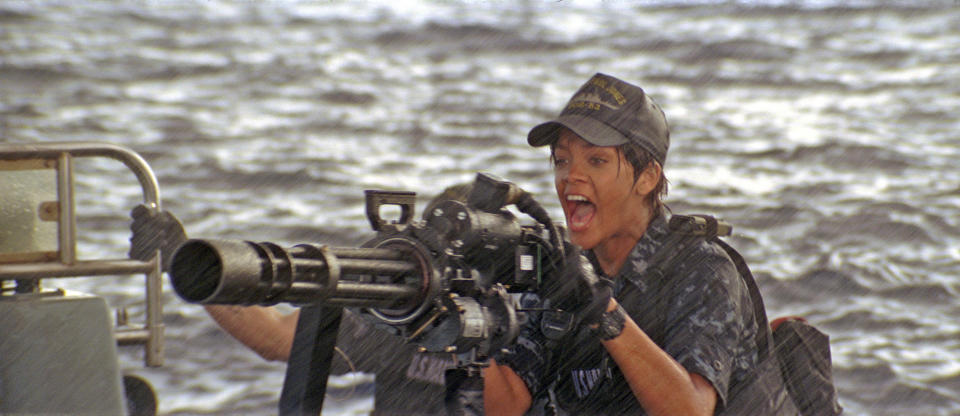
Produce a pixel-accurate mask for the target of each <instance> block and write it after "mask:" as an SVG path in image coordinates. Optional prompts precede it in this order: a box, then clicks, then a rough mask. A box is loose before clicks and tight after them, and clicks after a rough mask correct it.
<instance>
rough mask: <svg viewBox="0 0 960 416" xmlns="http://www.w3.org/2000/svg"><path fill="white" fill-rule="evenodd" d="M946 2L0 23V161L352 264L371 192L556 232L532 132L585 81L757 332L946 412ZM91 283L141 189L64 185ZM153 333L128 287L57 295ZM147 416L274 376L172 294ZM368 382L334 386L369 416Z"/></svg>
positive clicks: (959, 149)
mask: <svg viewBox="0 0 960 416" xmlns="http://www.w3.org/2000/svg"><path fill="white" fill-rule="evenodd" d="M958 63H960V3H958V2H956V1H954V0H945V1H925V2H915V1H882V0H873V1H840V0H836V1H809V2H806V1H772V0H771V1H680V0H673V1H636V2H633V1H603V2H587V1H525V2H499V1H463V2H453V1H419V2H418V1H390V2H381V1H362V2H360V1H300V2H295V1H270V2H248V1H221V0H209V1H207V0H202V1H201V0H197V1H182V0H170V1H129V2H122V1H116V2H111V1H85V2H69V1H62V0H59V1H31V2H27V1H20V0H2V1H0V141H2V142H28V143H29V142H46V141H106V142H111V143H116V144H121V145H124V146H128V147H130V148H131V149H133V150H135V151H137V152H139V153H140V154H142V155H143V156H144V158H145V159H146V160H147V161H148V162H149V163H150V165H151V166H152V168H153V169H154V170H155V172H156V174H157V177H158V179H159V182H160V185H161V192H162V193H161V195H162V201H163V204H164V206H165V207H166V208H168V209H170V210H171V211H172V212H174V213H175V214H176V215H177V216H179V217H180V218H181V219H182V221H183V222H184V224H185V225H186V228H187V231H188V233H189V234H190V235H191V236H196V237H208V238H214V237H215V238H240V239H255V240H267V241H274V242H278V243H280V244H282V245H284V244H294V243H301V242H311V243H329V244H332V245H351V244H359V243H361V242H363V241H364V240H365V239H367V238H369V237H370V236H371V235H372V234H371V232H370V231H369V229H368V225H367V221H366V218H365V216H364V212H363V190H364V189H391V190H409V191H415V192H417V193H418V195H419V196H420V203H421V206H422V204H423V203H424V202H425V201H426V199H428V198H429V196H430V195H432V194H434V193H436V192H438V191H440V190H441V189H443V187H445V186H447V185H451V184H455V183H459V182H463V181H467V180H470V179H472V178H473V176H474V175H475V173H476V172H477V171H485V172H491V173H494V174H496V175H498V176H501V177H504V178H507V179H509V180H511V181H513V182H515V183H517V184H519V185H520V186H522V187H523V188H525V189H527V190H529V191H532V192H535V193H536V194H537V196H538V199H539V200H540V201H541V202H543V203H544V204H545V205H546V206H547V208H548V209H549V210H550V211H551V213H552V214H553V215H554V217H555V218H561V217H562V215H561V214H560V208H559V206H558V205H557V203H556V201H555V198H554V196H553V191H552V189H553V187H552V177H551V175H550V173H549V165H548V163H547V154H546V153H545V150H543V149H532V148H530V147H528V146H527V145H526V142H525V137H526V132H527V131H528V130H529V128H530V127H532V126H533V125H535V124H537V123H538V122H540V121H543V120H545V119H547V118H549V117H551V116H553V115H554V114H555V113H556V112H558V111H559V110H560V108H561V107H562V105H563V104H564V102H565V101H566V100H567V99H568V98H569V96H570V95H571V94H572V93H573V92H574V91H575V90H576V89H577V88H578V87H579V86H580V84H582V83H583V82H584V81H585V80H586V79H587V78H589V77H590V76H591V75H592V74H594V73H596V72H605V73H608V74H611V75H615V76H618V77H620V78H623V79H625V80H628V81H631V82H634V83H636V84H639V85H641V86H643V87H644V88H645V89H646V90H647V92H648V93H649V94H651V95H652V96H654V97H655V98H656V99H657V100H658V102H659V103H660V104H661V106H662V107H663V108H664V110H665V112H666V114H667V118H668V120H669V122H670V124H671V132H672V136H671V137H672V143H671V149H670V155H669V157H668V160H667V164H666V175H667V177H668V178H669V180H670V183H671V188H670V195H669V197H668V198H667V203H668V205H670V206H671V207H672V208H673V210H674V211H675V212H700V213H708V214H713V215H717V216H719V217H722V218H724V219H726V220H727V221H729V222H731V223H732V224H734V227H735V235H734V237H733V238H732V239H731V242H732V243H733V244H734V245H735V246H736V247H737V248H738V249H740V250H741V252H742V253H743V254H744V255H745V257H746V258H747V259H748V261H749V262H750V265H751V267H752V268H753V270H754V273H755V274H756V275H757V276H758V280H759V283H760V287H761V291H762V292H763V293H764V296H765V301H766V305H767V309H768V314H769V315H770V316H771V317H775V316H780V315H785V314H799V315H804V316H806V317H808V318H809V319H810V320H811V321H813V322H814V323H815V324H817V325H818V326H820V327H821V328H822V329H823V330H824V331H825V332H827V333H828V334H829V335H830V336H831V341H832V345H831V346H832V353H833V360H834V377H835V379H836V382H837V385H838V387H839V391H840V396H841V402H842V405H843V406H844V407H845V408H846V411H847V414H850V415H904V414H910V415H953V414H960V320H958V317H960V300H958V295H960V248H958V247H960V169H958V168H957V163H956V160H957V159H958V158H960V133H958V132H960V118H958V117H957V109H958V108H960V65H958ZM77 172H78V176H79V177H78V180H77V187H78V192H77V201H78V204H79V205H80V207H81V208H80V211H79V215H80V247H79V251H80V255H81V258H102V257H107V258H112V257H122V256H124V255H125V252H126V250H127V244H128V242H127V238H128V237H129V232H128V230H127V228H126V227H127V226H128V222H129V220H128V218H127V213H128V212H129V210H130V209H131V208H132V207H133V205H134V204H136V203H137V202H139V198H140V194H139V192H140V191H139V187H138V185H137V184H136V182H135V180H134V179H133V177H132V175H129V174H125V173H124V168H123V166H122V165H120V164H119V163H116V162H113V161H97V160H91V161H85V162H82V163H80V164H79V165H78V166H77ZM46 285H47V286H63V287H68V288H75V289H78V290H84V291H88V292H93V293H97V294H100V295H103V296H105V297H107V299H108V301H109V302H110V303H111V304H113V305H116V306H125V307H127V308H128V310H129V311H130V314H131V319H132V320H134V321H136V320H138V319H142V313H143V304H142V299H141V298H140V296H141V291H142V288H141V286H142V283H141V281H140V280H139V279H123V278H116V279H113V278H96V279H93V278H91V279H76V280H69V281H62V280H61V281H49V282H47V283H46ZM165 292H166V293H165V295H164V324H165V325H166V335H167V337H166V346H167V350H166V352H167V357H166V364H165V365H164V366H163V367H160V368H152V369H145V368H142V364H141V362H142V357H141V355H140V354H141V353H140V352H139V351H137V350H126V349H124V350H123V364H124V368H126V369H127V370H128V371H130V372H133V373H137V374H140V375H141V376H144V377H145V378H147V379H148V380H149V381H150V382H151V383H152V384H153V386H154V388H155V389H156V390H157V393H158V396H159V401H160V412H161V413H162V414H169V415H179V414H273V413H275V412H276V401H277V398H278V397H279V392H280V388H281V386H282V384H283V375H284V365H283V364H280V363H267V362H264V361H262V360H261V359H260V358H259V357H258V356H256V355H255V354H254V353H252V352H250V351H248V350H246V349H245V348H244V347H242V346H240V345H239V344H238V343H237V342H235V341H233V340H232V339H231V338H230V337H229V336H227V335H225V334H224V333H223V332H222V331H220V330H219V329H218V327H217V326H216V324H215V323H214V322H213V321H212V320H211V319H210V318H209V317H208V316H207V315H206V314H205V313H204V312H203V310H202V308H200V307H199V306H196V305H190V304H186V303H184V302H183V301H181V300H180V299H179V298H177V297H176V296H175V295H174V294H173V292H172V290H170V288H169V285H168V286H166V287H165ZM370 380H371V377H370V376H368V375H349V376H344V377H339V378H336V379H335V380H333V383H332V387H331V393H332V394H333V396H335V397H332V398H331V399H330V400H328V401H327V405H328V408H327V413H329V414H337V415H349V414H364V413H366V412H368V411H369V409H370V407H371V406H372V398H371V392H370V389H371V383H370Z"/></svg>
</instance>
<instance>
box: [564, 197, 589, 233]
mask: <svg viewBox="0 0 960 416" xmlns="http://www.w3.org/2000/svg"><path fill="white" fill-rule="evenodd" d="M566 204H567V226H568V227H570V231H583V230H584V229H586V228H587V226H588V225H590V221H591V220H593V217H594V215H595V214H596V213H597V206H596V205H594V204H593V202H590V200H589V199H587V197H585V196H583V195H567V200H566Z"/></svg>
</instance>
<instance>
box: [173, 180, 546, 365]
mask: <svg viewBox="0 0 960 416" xmlns="http://www.w3.org/2000/svg"><path fill="white" fill-rule="evenodd" d="M512 186H513V185H512V184H509V183H508V182H503V181H499V180H498V179H496V178H493V177H491V176H489V175H483V174H481V175H478V179H477V181H476V182H475V183H474V188H473V192H472V193H471V195H470V200H471V201H481V202H479V203H476V202H475V203H471V202H469V201H468V202H466V203H465V202H462V201H456V200H446V201H441V202H439V203H437V204H435V205H434V207H433V208H432V210H431V212H428V213H426V215H424V219H423V220H422V221H411V220H410V218H411V217H412V215H411V214H412V212H413V201H414V194H412V193H409V192H384V191H367V213H368V216H369V219H370V223H371V225H372V226H373V227H374V229H375V230H376V231H377V235H376V237H374V238H373V239H372V240H370V241H368V242H367V243H366V244H364V246H363V247H340V248H337V247H328V246H324V245H313V244H300V245H296V246H293V247H290V248H283V247H280V246H278V245H276V244H274V243H269V242H260V243H255V242H251V241H236V240H199V239H193V240H189V241H188V242H186V243H185V244H183V245H182V246H181V247H180V248H179V249H178V250H177V252H176V254H175V255H174V258H173V262H172V266H171V273H170V274H171V281H172V284H173V287H174V289H175V290H176V292H177V293H178V294H179V295H180V297H182V298H183V299H184V300H186V301H188V302H192V303H204V304H237V305H273V304H276V303H280V302H287V303H292V304H296V305H301V306H302V305H312V304H322V305H325V306H345V307H357V308H362V311H363V312H365V313H366V314H368V315H370V316H372V317H374V318H376V320H378V321H379V322H381V323H383V324H386V325H388V326H389V327H392V328H394V329H395V331H396V333H397V334H399V335H402V336H405V337H406V338H407V339H408V341H410V342H413V343H416V344H417V345H419V346H421V347H422V348H423V349H425V350H426V351H430V352H464V351H466V350H468V349H470V348H475V349H476V348H479V350H478V351H476V352H477V353H478V355H479V356H482V357H485V356H487V354H488V353H489V352H490V351H491V349H492V348H498V347H500V346H502V345H504V344H506V343H509V342H511V341H513V339H514V338H515V336H516V332H517V323H516V322H517V318H516V314H515V311H514V308H513V304H512V300H511V298H510V297H509V296H507V292H518V291H523V290H533V289H536V287H537V285H538V283H539V279H540V277H541V275H542V273H543V271H542V269H543V265H544V264H546V263H548V261H547V259H546V256H547V253H552V252H554V251H555V247H556V246H557V244H556V241H559V240H558V238H559V237H558V236H557V230H556V229H555V228H553V225H552V224H549V223H548V224H542V223H536V224H534V225H523V226H522V225H520V223H519V222H518V220H517V218H516V216H515V215H513V214H512V213H511V212H510V211H508V210H506V209H503V208H504V206H505V205H507V204H510V203H516V202H517V200H518V197H516V196H515V194H516V193H517V192H516V191H515V190H513V189H515V188H509V187H512ZM511 192H512V193H511ZM521 192H522V191H521ZM526 197H527V198H528V199H529V195H526ZM526 204H527V205H528V206H530V205H531V204H530V203H529V201H528V202H527V203H526ZM382 205H399V206H401V209H402V211H403V213H404V214H403V218H401V221H400V222H392V223H388V222H387V221H384V220H383V219H382V218H380V217H379V208H380V206H382ZM518 205H520V204H518ZM533 206H535V207H536V208H539V205H536V204H535V203H534V204H533ZM541 211H542V210H541ZM533 215H541V216H545V214H542V213H537V214H532V215H531V216H533ZM547 218H548V217H547Z"/></svg>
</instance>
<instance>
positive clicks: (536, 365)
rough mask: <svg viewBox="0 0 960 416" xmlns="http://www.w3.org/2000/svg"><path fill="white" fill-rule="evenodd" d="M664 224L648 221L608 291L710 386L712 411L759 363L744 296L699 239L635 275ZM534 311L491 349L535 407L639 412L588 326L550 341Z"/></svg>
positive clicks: (714, 251)
mask: <svg viewBox="0 0 960 416" xmlns="http://www.w3.org/2000/svg"><path fill="white" fill-rule="evenodd" d="M668 232H669V231H668V229H667V218H666V215H665V214H664V215H659V216H658V217H657V218H656V219H654V220H653V221H652V222H651V224H650V226H649V227H648V229H647V231H646V233H645V234H644V236H643V237H642V238H641V239H640V241H638V242H637V244H636V246H634V248H633V250H632V251H631V252H630V254H629V257H628V258H627V261H626V262H625V263H624V266H623V267H622V269H621V271H620V273H619V275H618V276H617V277H616V278H615V279H614V281H615V289H614V296H615V297H616V299H617V301H618V302H619V303H620V304H621V305H623V307H624V309H625V310H626V311H627V313H628V314H629V315H630V317H631V318H632V319H633V320H634V321H635V322H636V323H637V325H638V326H639V327H640V328H641V329H642V330H644V332H645V333H646V334H647V335H648V336H649V337H650V338H651V339H653V341H654V342H656V344H657V345H658V346H660V348H662V349H663V350H664V351H666V352H667V353H668V354H670V356H671V357H673V358H674V359H675V360H677V362H679V363H680V364H681V365H682V366H683V367H684V368H686V369H687V371H689V372H691V373H697V374H699V375H701V376H703V377H704V378H705V379H707V380H708V381H709V382H710V383H711V384H712V385H713V386H714V388H715V389H716V391H717V398H718V402H717V413H720V412H721V411H722V409H724V406H725V404H726V403H728V401H729V400H730V399H731V395H730V392H732V391H741V393H742V394H751V393H749V392H747V391H742V390H739V389H738V387H739V385H741V383H742V382H744V381H747V380H748V379H749V374H751V371H753V370H754V369H755V368H756V367H757V365H758V349H757V345H756V341H755V337H756V331H757V323H756V319H755V316H754V312H753V306H752V301H751V299H750V294H749V292H748V289H747V287H746V285H745V284H744V282H743V281H742V280H741V278H740V276H739V274H738V272H737V269H736V267H735V266H734V264H733V262H732V261H731V260H730V258H729V256H728V255H727V254H726V253H725V252H724V251H723V249H722V248H720V247H718V246H716V245H715V244H711V243H706V242H704V243H701V244H700V245H699V246H698V247H697V248H696V249H695V251H694V252H693V253H692V255H691V256H690V257H689V258H688V260H687V261H683V262H680V264H678V265H677V266H675V267H674V269H673V270H667V271H666V273H665V275H666V277H665V278H663V279H655V278H653V276H652V275H649V274H646V273H644V271H645V270H646V268H647V265H648V263H647V260H648V259H649V258H651V256H653V255H654V253H656V251H657V250H658V249H659V248H660V247H661V246H662V245H663V244H664V239H665V237H666V236H667V235H668ZM591 260H594V261H595V259H591ZM596 269H597V270H600V269H599V267H596ZM528 306H529V305H528ZM542 319H544V317H543V316H537V315H533V316H531V317H530V319H529V320H528V322H527V324H526V325H525V326H524V327H523V329H522V331H521V335H520V338H519V340H518V341H517V343H516V344H515V345H514V346H513V347H511V348H510V349H509V350H508V352H505V353H504V354H503V355H501V356H499V357H497V361H498V362H499V363H501V364H506V365H508V366H510V367H511V368H513V369H514V371H515V372H516V373H517V374H518V375H519V376H520V377H521V378H522V379H523V380H524V382H525V383H526V385H527V387H528V389H529V390H530V392H531V394H532V395H533V396H534V399H535V402H534V403H535V406H536V407H541V406H542V404H543V403H548V402H552V403H556V404H557V405H558V406H559V407H560V409H562V411H561V412H569V413H571V414H643V413H644V412H643V409H642V408H641V407H640V404H639V402H638V401H637V400H636V398H635V397H634V396H633V393H632V392H631V391H630V388H629V386H628V384H627V382H626V381H625V379H624V377H623V374H622V373H621V372H620V369H619V368H618V367H617V365H616V363H615V362H614V361H613V359H612V357H610V355H609V354H608V353H607V352H606V350H605V349H604V347H603V345H601V344H600V341H599V339H598V338H597V336H596V335H595V334H593V333H591V331H590V330H589V329H586V328H581V329H580V330H575V331H573V332H572V333H571V334H568V335H566V336H564V337H563V338H560V339H558V340H550V339H547V338H546V337H545V336H544V334H543V332H541V331H540V323H541V320H542ZM743 384H746V383H743ZM550 397H553V399H552V400H549V398H550ZM541 410H542V409H541V408H534V409H531V412H532V413H540V411H541ZM752 410H755V411H756V412H754V414H768V413H766V412H764V409H762V408H759V409H758V408H754V409H752ZM548 413H549V412H548Z"/></svg>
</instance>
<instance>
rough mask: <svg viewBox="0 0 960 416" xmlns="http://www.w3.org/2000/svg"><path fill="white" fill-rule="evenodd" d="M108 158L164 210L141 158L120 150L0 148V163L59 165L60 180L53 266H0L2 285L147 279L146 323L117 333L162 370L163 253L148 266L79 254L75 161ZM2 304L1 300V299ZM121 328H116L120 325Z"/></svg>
mask: <svg viewBox="0 0 960 416" xmlns="http://www.w3.org/2000/svg"><path fill="white" fill-rule="evenodd" d="M87 157H105V158H110V159H115V160H118V161H120V162H122V163H123V164H124V165H126V166H127V168H129V169H130V170H131V171H132V172H133V173H134V175H136V177H137V180H138V181H139V182H140V186H141V187H142V188H143V202H144V204H146V205H148V206H152V207H156V208H157V209H159V208H160V190H159V186H158V184H157V179H156V177H155V176H154V174H153V171H152V170H151V169H150V166H149V165H147V163H146V161H144V160H143V158H142V157H140V155H138V154H137V153H136V152H134V151H132V150H130V149H128V148H126V147H122V146H118V145H114V144H109V143H98V142H44V143H29V144H15V143H10V144H0V163H3V162H4V161H11V160H28V159H42V160H50V161H55V169H56V175H57V195H58V198H57V200H58V212H57V218H56V221H57V223H58V237H57V238H58V244H59V250H58V254H57V256H56V257H57V259H56V260H55V261H33V262H24V263H10V264H0V283H2V281H6V280H16V281H17V282H18V284H20V283H29V282H38V281H39V280H41V279H47V278H66V277H89V276H108V275H132V274H144V275H145V276H146V284H145V298H146V319H145V322H144V323H143V325H141V326H137V325H122V326H121V325H118V326H117V328H116V330H115V331H114V333H115V336H116V339H117V343H118V344H119V345H143V346H144V362H145V365H146V366H149V367H159V366H162V365H163V360H164V342H163V341H164V340H163V331H164V327H163V322H162V316H163V305H162V299H161V297H160V296H161V288H162V282H161V280H160V279H161V273H162V270H161V266H160V258H159V252H158V253H156V254H154V256H153V258H151V260H149V261H146V262H144V261H139V260H131V259H127V258H124V259H104V260H78V259H77V253H76V242H77V222H76V212H75V209H76V206H75V203H74V172H73V170H74V169H73V162H74V159H75V158H87ZM0 301H2V297H0ZM120 323H121V322H118V324H120Z"/></svg>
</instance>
